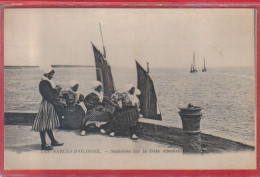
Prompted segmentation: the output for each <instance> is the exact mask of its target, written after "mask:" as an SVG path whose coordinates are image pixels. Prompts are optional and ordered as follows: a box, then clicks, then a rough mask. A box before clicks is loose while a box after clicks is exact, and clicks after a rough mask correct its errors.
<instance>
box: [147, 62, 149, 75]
mask: <svg viewBox="0 0 260 177" xmlns="http://www.w3.org/2000/svg"><path fill="white" fill-rule="evenodd" d="M147 73H149V62H147Z"/></svg>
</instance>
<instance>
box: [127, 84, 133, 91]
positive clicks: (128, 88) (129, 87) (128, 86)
mask: <svg viewBox="0 0 260 177" xmlns="http://www.w3.org/2000/svg"><path fill="white" fill-rule="evenodd" d="M133 87H135V86H134V85H133V84H127V85H126V86H125V90H126V91H127V92H128V91H129V90H130V89H131V88H133Z"/></svg>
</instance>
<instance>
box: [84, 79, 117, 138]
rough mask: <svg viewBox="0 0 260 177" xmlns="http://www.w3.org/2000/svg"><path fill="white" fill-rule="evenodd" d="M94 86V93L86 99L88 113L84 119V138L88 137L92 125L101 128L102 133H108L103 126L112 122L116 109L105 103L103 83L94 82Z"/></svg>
mask: <svg viewBox="0 0 260 177" xmlns="http://www.w3.org/2000/svg"><path fill="white" fill-rule="evenodd" d="M92 86H93V87H92V89H93V90H92V93H90V94H88V95H87V96H86V97H85V99H84V104H85V106H86V108H87V110H88V112H87V114H86V116H85V117H84V119H83V127H82V131H81V135H82V136H84V135H86V131H87V128H88V126H89V125H91V124H95V126H96V127H98V128H100V132H101V133H106V132H105V130H104V129H103V128H102V125H105V124H106V123H107V122H108V121H109V120H110V118H111V116H112V114H113V112H114V108H113V107H112V106H110V105H108V104H106V103H105V99H104V95H103V91H102V83H101V82H99V81H94V82H93V83H92Z"/></svg>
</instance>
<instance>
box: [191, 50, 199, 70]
mask: <svg viewBox="0 0 260 177" xmlns="http://www.w3.org/2000/svg"><path fill="white" fill-rule="evenodd" d="M190 73H197V69H196V67H195V53H193V62H192V64H191V67H190Z"/></svg>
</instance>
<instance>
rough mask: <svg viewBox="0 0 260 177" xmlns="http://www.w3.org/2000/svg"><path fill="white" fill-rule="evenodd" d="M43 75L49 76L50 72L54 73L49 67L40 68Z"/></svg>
mask: <svg viewBox="0 0 260 177" xmlns="http://www.w3.org/2000/svg"><path fill="white" fill-rule="evenodd" d="M42 70H43V73H44V74H49V73H50V72H51V71H54V69H53V68H52V67H51V66H48V67H44V68H42Z"/></svg>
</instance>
